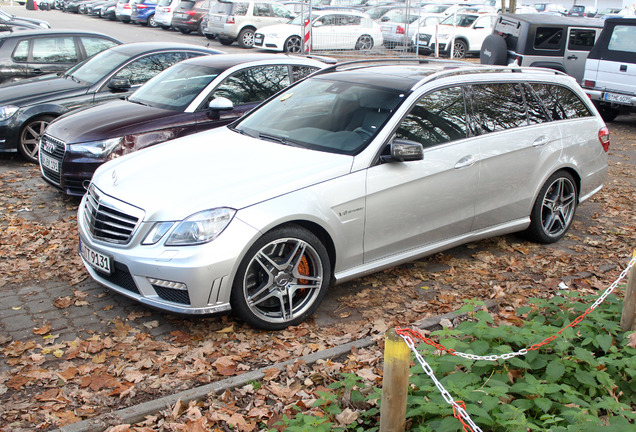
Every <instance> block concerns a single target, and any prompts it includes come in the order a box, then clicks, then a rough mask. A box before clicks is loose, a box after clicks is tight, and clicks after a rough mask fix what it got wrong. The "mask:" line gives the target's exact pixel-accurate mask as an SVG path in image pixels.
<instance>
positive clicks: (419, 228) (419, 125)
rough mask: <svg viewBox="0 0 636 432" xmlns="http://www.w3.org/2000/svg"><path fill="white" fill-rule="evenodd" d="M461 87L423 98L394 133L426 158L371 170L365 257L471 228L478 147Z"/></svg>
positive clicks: (372, 257)
mask: <svg viewBox="0 0 636 432" xmlns="http://www.w3.org/2000/svg"><path fill="white" fill-rule="evenodd" d="M467 136H468V126H467V121H466V113H465V105H464V97H463V90H462V87H460V86H457V87H448V88H443V89H439V90H435V91H433V92H430V93H428V94H426V95H424V96H422V97H421V98H420V100H419V101H418V102H417V103H416V104H415V105H414V106H413V107H412V108H411V110H410V112H409V114H408V115H407V116H405V117H404V118H403V119H402V121H401V123H400V125H399V127H398V129H397V130H396V137H397V138H398V139H405V140H410V141H415V142H419V143H421V144H422V146H423V147H424V158H423V160H420V161H413V162H391V163H382V164H379V165H377V166H373V167H371V168H369V170H368V173H367V199H366V222H365V232H364V261H365V263H368V262H371V261H374V260H378V259H382V258H384V257H388V256H391V255H397V254H400V253H404V252H407V251H409V250H413V249H416V248H421V247H424V246H427V245H433V244H434V243H439V242H446V241H450V240H451V239H453V238H456V237H460V236H462V235H465V234H467V233H468V232H469V231H470V230H471V227H472V223H473V217H474V215H475V194H476V190H477V182H478V178H479V148H478V147H476V145H475V143H474V142H473V141H472V139H470V138H467Z"/></svg>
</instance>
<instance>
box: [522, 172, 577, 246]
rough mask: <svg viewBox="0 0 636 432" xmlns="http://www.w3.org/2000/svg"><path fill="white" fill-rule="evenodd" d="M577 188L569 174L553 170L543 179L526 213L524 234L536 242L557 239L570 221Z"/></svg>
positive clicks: (573, 210) (570, 223)
mask: <svg viewBox="0 0 636 432" xmlns="http://www.w3.org/2000/svg"><path fill="white" fill-rule="evenodd" d="M577 204H578V189H577V186H576V182H575V181H574V178H573V177H572V175H571V174H570V173H568V172H566V171H557V172H556V173H554V174H552V176H550V178H549V179H548V180H547V181H546V182H545V184H544V185H543V187H541V190H540V191H539V195H538V196H537V200H536V201H535V203H534V206H533V207H532V213H530V226H529V227H528V229H527V230H526V231H525V234H526V236H527V237H528V238H529V239H531V240H534V241H536V242H539V243H554V242H556V241H559V240H560V239H561V238H562V237H563V236H564V235H565V233H566V232H567V231H568V229H569V228H570V225H572V221H573V220H574V214H575V213H576V206H577Z"/></svg>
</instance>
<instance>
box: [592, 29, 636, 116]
mask: <svg viewBox="0 0 636 432" xmlns="http://www.w3.org/2000/svg"><path fill="white" fill-rule="evenodd" d="M635 40H636V18H609V19H607V20H605V26H604V27H603V31H602V33H601V35H600V36H599V38H598V41H597V42H596V44H595V45H594V48H592V50H591V51H590V54H589V56H588V57H587V61H586V62H585V74H584V76H583V88H584V90H585V93H587V95H588V96H589V97H590V99H592V100H593V101H594V104H595V105H596V107H597V108H598V110H599V112H600V113H601V116H602V117H603V119H604V120H605V121H612V120H614V119H615V118H616V116H617V115H619V114H620V113H621V112H630V111H632V112H633V111H636V43H634V41H635Z"/></svg>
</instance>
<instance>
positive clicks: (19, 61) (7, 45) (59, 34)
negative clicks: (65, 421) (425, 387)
mask: <svg viewBox="0 0 636 432" xmlns="http://www.w3.org/2000/svg"><path fill="white" fill-rule="evenodd" d="M119 44H121V42H120V41H118V40H117V39H115V38H112V37H110V36H107V35H105V34H102V33H94V32H88V31H81V30H44V29H42V30H28V31H20V32H13V33H8V34H2V35H0V83H7V82H11V81H17V80H19V79H23V78H30V77H33V76H37V75H44V74H47V73H57V72H62V71H65V70H66V69H68V68H70V67H71V66H73V65H75V64H76V63H79V62H81V61H83V60H85V59H87V58H88V57H91V56H93V55H95V54H97V53H98V52H100V51H103V50H105V49H107V48H110V47H113V46H115V45H119Z"/></svg>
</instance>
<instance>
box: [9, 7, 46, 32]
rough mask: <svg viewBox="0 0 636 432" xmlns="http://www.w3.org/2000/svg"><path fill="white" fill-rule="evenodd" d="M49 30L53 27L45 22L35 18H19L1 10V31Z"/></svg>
mask: <svg viewBox="0 0 636 432" xmlns="http://www.w3.org/2000/svg"><path fill="white" fill-rule="evenodd" d="M39 28H43V29H48V28H51V25H50V24H49V23H48V22H46V21H43V20H40V19H35V18H25V17H17V16H15V15H11V14H8V13H6V12H5V11H3V10H0V31H13V30H22V29H39Z"/></svg>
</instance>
